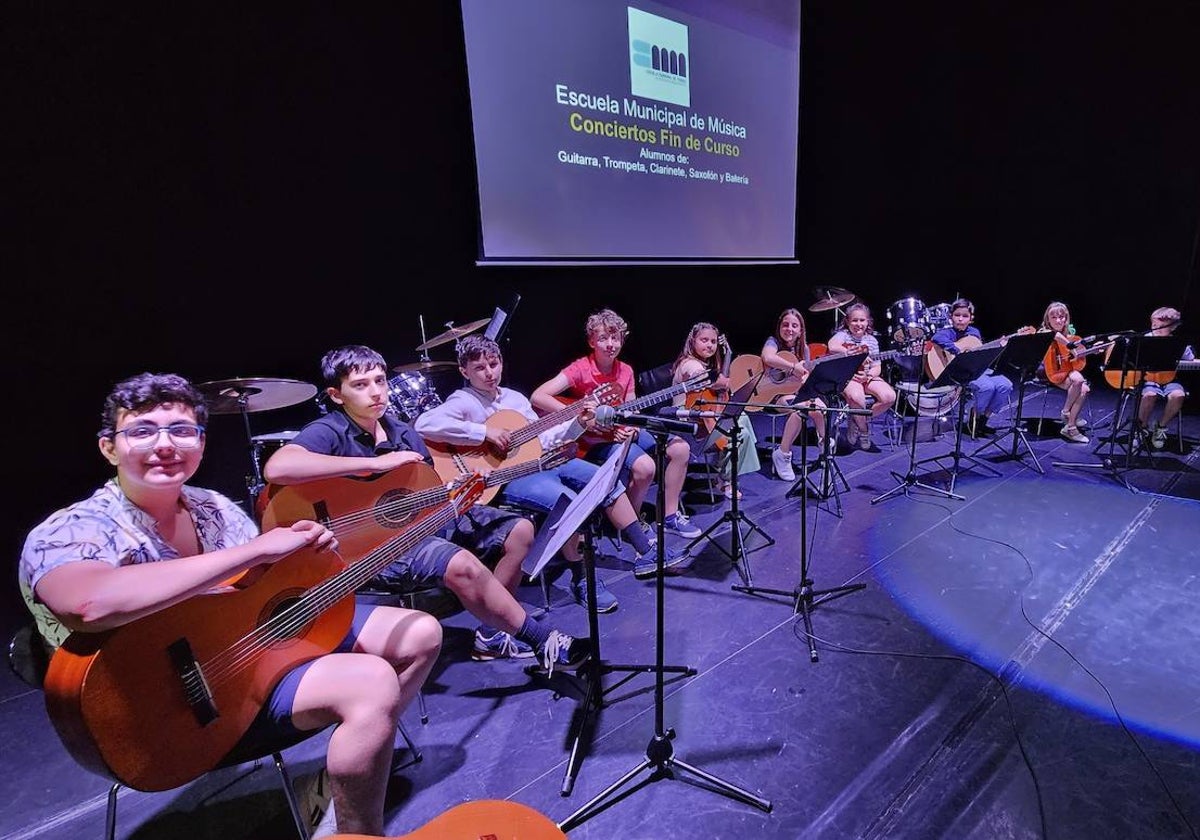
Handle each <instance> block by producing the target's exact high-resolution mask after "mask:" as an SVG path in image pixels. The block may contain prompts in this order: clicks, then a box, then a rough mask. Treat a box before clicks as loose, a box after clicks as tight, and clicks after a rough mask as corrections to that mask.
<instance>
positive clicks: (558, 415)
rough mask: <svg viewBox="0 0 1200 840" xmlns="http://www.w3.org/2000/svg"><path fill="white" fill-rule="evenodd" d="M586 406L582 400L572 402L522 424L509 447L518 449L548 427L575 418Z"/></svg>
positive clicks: (511, 437)
mask: <svg viewBox="0 0 1200 840" xmlns="http://www.w3.org/2000/svg"><path fill="white" fill-rule="evenodd" d="M586 407H587V403H585V402H584V401H582V400H580V401H579V402H574V403H571V404H570V405H568V406H566V407H565V408H560V409H559V410H558V411H555V412H552V413H550V414H547V415H546V416H545V417H540V418H538V419H537V420H534V421H533V422H531V423H529V424H527V425H525V426H522V427H521V428H519V429H517V430H515V431H514V432H513V433H512V434H511V436H510V437H509V449H510V450H513V449H517V448H519V447H520V446H521V445H522V444H525V443H528V442H529V441H531V440H533V439H534V438H536V437H537V436H538V435H540V434H541V433H542V432H544V431H546V430H547V429H553V428H554V427H555V426H557V425H559V424H560V423H565V422H566V421H568V420H574V419H575V418H576V417H578V416H579V415H580V414H582V413H583V410H584V408H586Z"/></svg>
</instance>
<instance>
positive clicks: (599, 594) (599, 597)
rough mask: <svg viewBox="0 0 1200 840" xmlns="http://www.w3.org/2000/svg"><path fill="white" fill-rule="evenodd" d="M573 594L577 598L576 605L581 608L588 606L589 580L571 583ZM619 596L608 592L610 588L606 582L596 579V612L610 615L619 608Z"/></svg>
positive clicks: (583, 579) (581, 579) (584, 579)
mask: <svg viewBox="0 0 1200 840" xmlns="http://www.w3.org/2000/svg"><path fill="white" fill-rule="evenodd" d="M571 594H572V595H574V596H575V603H577V604H579V605H580V606H581V607H586V606H587V579H586V578H580V579H579V580H575V581H571ZM619 604H620V602H619V601H617V596H616V595H614V594H612V593H611V592H609V591H608V587H607V586H605V585H604V581H603V580H601V579H600V578H596V612H598V613H610V612H612V611H613V610H615V609H616V608H617V607H618V606H619Z"/></svg>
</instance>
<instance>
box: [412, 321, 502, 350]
mask: <svg viewBox="0 0 1200 840" xmlns="http://www.w3.org/2000/svg"><path fill="white" fill-rule="evenodd" d="M490 320H492V319H491V318H480V319H479V320H478V321H472V322H471V323H469V324H463V325H462V326H461V327H450V329H448V330H446V331H445V332H444V333H442V334H441V335H435V336H434V337H433V338H431V339H429V340H428V341H426V342H425V343H424V344H418V345H417V349H418V350H428V349H429V348H430V347H437V346H438V345H439V344H445V343H446V342H447V341H454V340H455V339H457V338H462V337H463V336H464V335H470V334H471V333H473V332H475V330H478V329H481V328H483V327H485V326H487V323H488V321H490ZM451 323H454V322H453V321H451Z"/></svg>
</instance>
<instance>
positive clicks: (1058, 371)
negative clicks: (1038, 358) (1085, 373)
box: [1042, 333, 1087, 385]
mask: <svg viewBox="0 0 1200 840" xmlns="http://www.w3.org/2000/svg"><path fill="white" fill-rule="evenodd" d="M1078 340H1079V336H1077V335H1075V334H1074V333H1072V334H1071V335H1068V336H1064V335H1062V334H1061V333H1056V334H1055V336H1054V341H1053V342H1051V344H1050V349H1049V350H1047V351H1046V356H1045V358H1043V359H1042V367H1043V368H1045V370H1046V379H1048V380H1049V381H1050V382H1051V383H1052V384H1054V385H1062V384H1063V382H1065V381H1066V380H1067V377H1068V376H1070V375H1071V373H1072V372H1075V371H1082V370H1083V369H1084V368H1085V367H1086V366H1087V357H1086V356H1083V355H1080V354H1076V353H1075V352H1074V351H1073V350H1071V349H1070V348H1069V347H1067V344H1068V343H1070V342H1073V341H1078Z"/></svg>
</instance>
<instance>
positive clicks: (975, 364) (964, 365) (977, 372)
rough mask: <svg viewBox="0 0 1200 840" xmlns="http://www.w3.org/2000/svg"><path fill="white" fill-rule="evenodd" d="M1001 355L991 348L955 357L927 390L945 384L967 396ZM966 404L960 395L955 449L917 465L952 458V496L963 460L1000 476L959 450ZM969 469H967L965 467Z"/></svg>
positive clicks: (1000, 348)
mask: <svg viewBox="0 0 1200 840" xmlns="http://www.w3.org/2000/svg"><path fill="white" fill-rule="evenodd" d="M1003 352H1004V348H1003V347H992V348H990V349H983V348H980V349H978V350H970V351H967V352H963V353H959V354H957V355H956V356H955V357H954V358H953V359H951V360H950V364H948V365H946V369H945V370H943V371H942V375H941V376H939V377H938V378H937V379H935V380H934V381H933V382H930V383H929V387H930V388H941V387H944V386H946V385H954V386H957V387H958V388H961V389H962V390H961V392H960V394H962V395H965V394H968V393H970V389H969V388H968V386H969V385H970V384H971V383H972V382H974V381H975V380H976V379H978V378H979V377H980V376H981V375H982V374H983V372H984V371H985V370H987V369H988V368H990V367H992V366H993V365H992V363H993V362H994V361H995V360H996V359H997V358H999V356H1000V354H1001V353H1003ZM966 410H967V401H966V399H964V396H960V397H959V400H958V424H957V425H958V428H957V429H955V432H954V449H953V451H951V452H947V453H945V454H943V455H934V456H933V457H932V458H922V459H921V460H920V461H917V466H920V465H921V464H936V463H938V462H940V461H943V460H945V459H948V458H949V459H953V462H954V463H953V466H951V467H950V469H949V470H946V471H947V472H949V473H950V487H949V490H950V492H951V493H954V482H955V481H956V480H957V479H958V474H959V473H960V472H962V471H963V470H962V469H961V464H962V462H963V461H964V460H966V461H970V462H971V463H972V464H974V465H975V466H977V467H980V468H982V469H985V470H987V471H988V472H990V473H991V474H992V475H997V476H998V475H1000V472H999V471H998V470H996V469H995V468H993V467H992V465H991V464H989V463H987V462H986V461H981V460H980V459H978V458H976V457H974V456H973V455H968V454H966V453H965V452H963V451H962V437H963V425H964V424H965V422H966ZM967 469H970V467H967Z"/></svg>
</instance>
